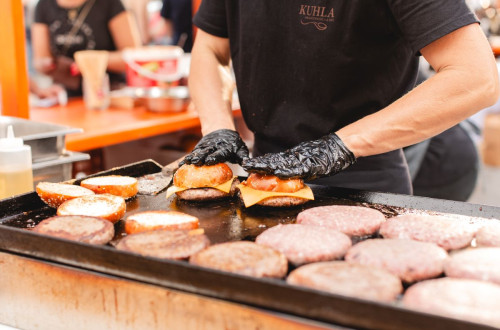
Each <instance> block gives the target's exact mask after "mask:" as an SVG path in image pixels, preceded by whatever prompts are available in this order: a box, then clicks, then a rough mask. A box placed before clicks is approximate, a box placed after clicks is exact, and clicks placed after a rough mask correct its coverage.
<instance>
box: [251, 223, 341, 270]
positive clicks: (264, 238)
mask: <svg viewBox="0 0 500 330" xmlns="http://www.w3.org/2000/svg"><path fill="white" fill-rule="evenodd" d="M255 242H256V243H257V244H260V245H265V246H269V247H270V248H273V249H275V250H278V251H280V252H281V253H283V254H284V255H285V256H286V258H287V259H288V261H290V262H291V263H292V264H294V265H302V264H306V263H310V262H317V261H328V260H334V259H339V258H342V257H343V256H344V254H345V253H346V252H347V250H348V249H349V248H350V247H351V239H350V238H349V237H348V236H347V235H345V234H342V233H341V232H339V231H336V230H333V229H330V228H321V227H315V226H306V225H300V224H288V225H281V224H280V225H277V226H275V227H272V228H270V229H268V230H266V231H264V232H263V233H262V234H260V235H259V236H257V238H256V240H255Z"/></svg>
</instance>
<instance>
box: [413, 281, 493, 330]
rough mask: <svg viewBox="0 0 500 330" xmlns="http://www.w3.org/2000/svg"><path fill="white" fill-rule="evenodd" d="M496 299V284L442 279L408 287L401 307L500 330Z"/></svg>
mask: <svg viewBox="0 0 500 330" xmlns="http://www.w3.org/2000/svg"><path fill="white" fill-rule="evenodd" d="M498 297H500V286H499V285H496V284H493V283H488V282H482V281H475V280H468V279H457V278H446V277H445V278H440V279H434V280H429V281H424V282H420V283H417V284H415V285H412V286H410V287H409V288H408V289H407V290H406V292H405V295H404V297H403V304H404V305H405V306H407V307H410V308H414V309H418V310H421V311H424V312H427V313H433V314H439V315H443V316H449V317H454V318H459V319H463V320H467V321H473V322H479V323H485V324H489V325H492V326H495V327H500V313H499V312H498V311H499V310H500V299H499V298H498Z"/></svg>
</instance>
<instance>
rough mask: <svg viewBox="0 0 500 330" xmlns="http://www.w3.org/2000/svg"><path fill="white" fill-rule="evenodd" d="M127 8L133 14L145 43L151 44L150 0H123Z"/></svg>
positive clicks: (142, 40)
mask: <svg viewBox="0 0 500 330" xmlns="http://www.w3.org/2000/svg"><path fill="white" fill-rule="evenodd" d="M122 2H123V4H124V5H125V8H127V10H128V11H130V12H131V13H132V14H133V17H134V20H135V21H136V23H137V28H138V31H139V34H140V36H141V42H142V44H144V45H147V44H149V42H150V41H151V35H150V33H149V28H148V19H149V17H148V8H147V7H148V2H149V0H122Z"/></svg>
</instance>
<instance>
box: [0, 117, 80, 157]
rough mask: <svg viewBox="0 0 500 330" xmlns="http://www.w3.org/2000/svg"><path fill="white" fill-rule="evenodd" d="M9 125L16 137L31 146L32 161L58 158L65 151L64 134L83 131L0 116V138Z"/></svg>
mask: <svg viewBox="0 0 500 330" xmlns="http://www.w3.org/2000/svg"><path fill="white" fill-rule="evenodd" d="M9 125H12V127H13V128H14V135H15V136H16V137H20V138H22V139H23V141H24V143H25V144H27V145H29V146H31V159H32V161H33V163H38V162H43V161H47V160H53V159H57V158H59V157H60V156H62V155H63V154H64V152H65V145H66V141H65V137H66V134H71V133H80V132H83V130H82V129H81V128H73V127H69V126H63V125H57V124H50V123H42V122H36V121H32V120H27V119H22V118H16V117H8V116H0V138H2V137H5V136H6V134H7V127H8V126H9Z"/></svg>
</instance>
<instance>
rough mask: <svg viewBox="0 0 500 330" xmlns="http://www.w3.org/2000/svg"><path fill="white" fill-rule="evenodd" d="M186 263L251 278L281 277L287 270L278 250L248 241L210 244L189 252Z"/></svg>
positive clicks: (284, 260)
mask: <svg viewBox="0 0 500 330" xmlns="http://www.w3.org/2000/svg"><path fill="white" fill-rule="evenodd" d="M189 262H190V263H192V264H194V265H198V266H202V267H208V268H214V269H219V270H223V271H227V272H231V273H238V274H242V275H247V276H253V277H274V278H283V277H284V276H285V275H286V272H287V269H288V263H287V260H286V258H285V256H284V255H283V254H282V253H281V252H279V251H276V250H273V249H271V248H269V247H267V246H262V245H258V244H256V243H253V242H247V241H239V242H229V243H222V244H217V245H212V246H210V247H208V248H206V249H204V250H203V251H200V252H198V253H196V254H194V255H192V256H191V258H189Z"/></svg>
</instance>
